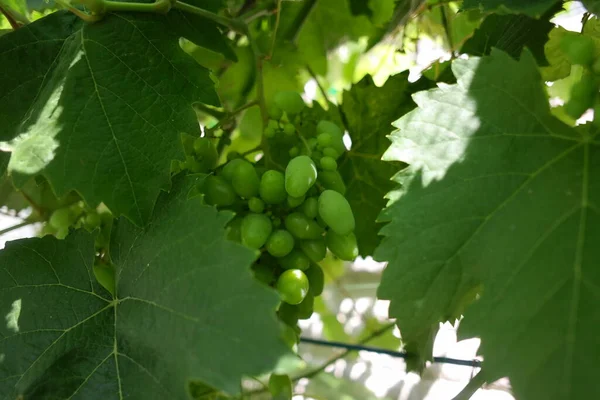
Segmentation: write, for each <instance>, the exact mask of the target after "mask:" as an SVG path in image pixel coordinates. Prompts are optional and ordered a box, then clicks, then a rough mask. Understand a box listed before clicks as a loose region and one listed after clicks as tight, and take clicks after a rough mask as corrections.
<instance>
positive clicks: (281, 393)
mask: <svg viewBox="0 0 600 400" xmlns="http://www.w3.org/2000/svg"><path fill="white" fill-rule="evenodd" d="M269 392H271V398H272V399H274V400H288V399H291V398H292V381H291V379H290V377H289V376H287V375H276V374H271V377H270V378H269Z"/></svg>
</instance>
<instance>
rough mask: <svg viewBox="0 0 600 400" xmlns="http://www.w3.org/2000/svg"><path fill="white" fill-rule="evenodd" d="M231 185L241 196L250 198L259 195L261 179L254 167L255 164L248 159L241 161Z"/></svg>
mask: <svg viewBox="0 0 600 400" xmlns="http://www.w3.org/2000/svg"><path fill="white" fill-rule="evenodd" d="M231 185H232V186H233V190H235V192H236V193H237V194H238V195H239V196H240V197H244V198H246V199H249V198H251V197H254V196H257V195H258V189H259V186H260V179H259V178H258V174H257V173H256V170H255V169H254V165H252V164H250V163H249V162H248V161H243V162H242V163H240V164H239V165H238V167H237V168H236V169H235V171H234V173H233V177H232V180H231Z"/></svg>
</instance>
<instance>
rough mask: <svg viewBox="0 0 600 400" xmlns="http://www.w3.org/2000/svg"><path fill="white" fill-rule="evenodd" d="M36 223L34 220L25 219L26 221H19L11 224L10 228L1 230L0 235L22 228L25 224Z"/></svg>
mask: <svg viewBox="0 0 600 400" xmlns="http://www.w3.org/2000/svg"><path fill="white" fill-rule="evenodd" d="M34 223H35V222H34V221H24V222H20V223H18V224H16V225H13V226H9V227H8V228H5V229H2V230H0V236H2V235H4V234H6V233H8V232H11V231H14V230H16V229H19V228H22V227H24V226H28V225H31V224H34Z"/></svg>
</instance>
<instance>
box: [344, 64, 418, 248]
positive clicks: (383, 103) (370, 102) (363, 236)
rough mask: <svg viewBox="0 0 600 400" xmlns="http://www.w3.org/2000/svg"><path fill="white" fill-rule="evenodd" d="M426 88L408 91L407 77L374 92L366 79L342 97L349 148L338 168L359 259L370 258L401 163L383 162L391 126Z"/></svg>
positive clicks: (393, 79)
mask: <svg viewBox="0 0 600 400" xmlns="http://www.w3.org/2000/svg"><path fill="white" fill-rule="evenodd" d="M426 87H427V86H424V85H423V84H421V83H419V84H415V85H411V84H410V83H409V82H408V72H405V73H401V74H398V75H394V76H392V77H390V78H389V79H388V80H387V81H386V83H385V84H384V85H383V86H382V87H377V86H376V85H375V83H374V82H373V79H372V78H371V77H370V76H366V77H364V78H363V79H362V80H361V81H360V82H358V83H356V84H355V85H353V86H352V88H351V89H350V90H349V91H347V92H344V97H343V102H342V106H341V110H342V113H343V114H344V117H345V120H346V121H345V122H346V125H347V129H348V133H349V134H350V138H351V139H352V148H351V149H350V151H349V152H348V153H347V154H346V157H345V158H344V159H343V160H342V162H341V163H340V166H339V171H340V173H341V174H342V176H343V177H344V181H345V182H346V184H347V189H348V190H347V193H346V197H347V198H348V201H349V202H350V205H351V206H352V210H353V211H354V214H355V217H356V236H357V240H358V247H359V251H360V254H361V255H362V256H369V255H372V254H373V251H374V250H375V247H376V246H377V244H378V243H379V237H378V236H377V233H378V231H379V229H381V225H379V224H377V223H376V219H377V216H378V215H379V213H380V212H381V209H382V208H384V207H385V203H386V200H385V195H386V194H387V193H388V192H389V191H391V190H392V189H393V188H394V186H395V184H394V182H392V181H391V178H392V175H394V174H395V173H396V172H398V171H399V170H400V168H401V167H402V165H403V164H402V163H394V162H392V163H389V162H384V161H382V160H381V156H382V155H383V153H384V152H385V150H386V149H387V148H388V146H389V140H388V139H387V134H388V133H389V131H390V127H391V124H392V122H393V121H395V120H396V119H397V118H398V117H400V116H402V115H404V114H406V113H407V112H409V111H410V110H412V109H413V108H414V107H415V103H414V102H413V101H412V100H411V95H412V94H413V93H414V92H415V91H417V90H421V89H425V88H426Z"/></svg>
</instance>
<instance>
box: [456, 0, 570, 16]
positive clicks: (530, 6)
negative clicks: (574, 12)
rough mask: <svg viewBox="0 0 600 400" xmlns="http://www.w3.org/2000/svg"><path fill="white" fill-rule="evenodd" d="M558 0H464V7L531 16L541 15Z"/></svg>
mask: <svg viewBox="0 0 600 400" xmlns="http://www.w3.org/2000/svg"><path fill="white" fill-rule="evenodd" d="M557 2H558V0H465V1H464V3H463V7H464V8H465V9H470V8H480V9H482V10H483V11H495V12H505V13H521V14H527V15H529V16H530V17H533V18H539V17H541V16H542V15H543V14H544V13H545V12H546V11H548V10H549V9H550V8H551V7H552V6H554V5H555V4H556V3H557Z"/></svg>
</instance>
